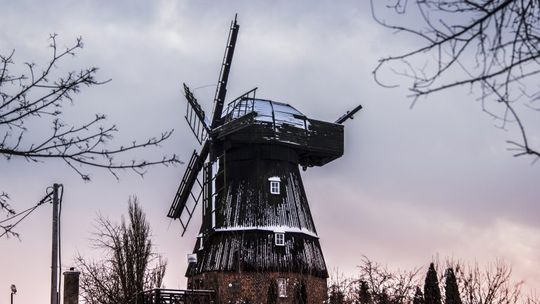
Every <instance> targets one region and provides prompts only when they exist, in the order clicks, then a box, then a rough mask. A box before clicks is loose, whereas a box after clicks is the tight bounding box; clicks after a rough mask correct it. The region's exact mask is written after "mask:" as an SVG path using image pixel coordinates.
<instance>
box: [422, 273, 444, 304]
mask: <svg viewBox="0 0 540 304" xmlns="http://www.w3.org/2000/svg"><path fill="white" fill-rule="evenodd" d="M424 303H425V304H441V290H440V288H439V280H438V279H437V271H436V270H435V265H433V263H431V264H430V265H429V269H428V272H427V274H426V282H425V284H424Z"/></svg>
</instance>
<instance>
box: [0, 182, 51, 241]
mask: <svg viewBox="0 0 540 304" xmlns="http://www.w3.org/2000/svg"><path fill="white" fill-rule="evenodd" d="M47 190H49V188H47ZM51 194H52V192H47V195H45V196H44V197H43V198H42V199H41V200H40V201H39V202H38V203H37V204H36V205H35V206H33V207H30V208H28V209H26V210H24V211H21V212H19V213H17V214H15V215H13V216H10V217H8V218H7V219H4V220H2V221H0V224H2V223H5V222H8V221H11V220H13V219H15V218H17V217H19V216H22V217H21V218H20V219H19V220H18V221H16V222H15V223H14V224H11V225H0V227H1V228H3V229H4V230H5V231H4V233H2V234H1V235H0V238H2V237H3V236H4V235H7V234H8V233H10V232H11V233H13V232H12V230H13V228H15V227H16V226H17V225H18V224H19V223H20V222H22V221H23V220H24V219H25V218H26V217H28V216H29V215H30V214H31V213H32V212H34V210H36V209H37V207H39V206H41V205H43V204H45V203H48V202H50V201H51ZM25 213H26V214H25ZM23 214H24V215H23Z"/></svg>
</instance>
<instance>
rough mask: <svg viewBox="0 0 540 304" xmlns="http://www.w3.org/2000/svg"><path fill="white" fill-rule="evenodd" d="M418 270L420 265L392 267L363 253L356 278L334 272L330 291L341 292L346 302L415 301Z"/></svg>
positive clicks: (418, 277)
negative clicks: (415, 266)
mask: <svg viewBox="0 0 540 304" xmlns="http://www.w3.org/2000/svg"><path fill="white" fill-rule="evenodd" d="M419 272H420V268H417V269H413V270H390V269H388V268H387V267H386V266H383V265H381V264H379V263H377V262H374V261H372V260H371V259H369V258H368V257H366V256H363V257H362V260H361V263H360V265H359V266H358V276H357V278H346V277H344V276H343V275H339V274H338V275H334V277H333V280H332V283H331V288H330V291H334V294H337V292H341V293H342V294H343V295H344V303H362V304H369V303H375V304H383V303H392V304H402V303H412V302H413V299H414V295H415V291H416V287H417V286H419V285H420V275H419Z"/></svg>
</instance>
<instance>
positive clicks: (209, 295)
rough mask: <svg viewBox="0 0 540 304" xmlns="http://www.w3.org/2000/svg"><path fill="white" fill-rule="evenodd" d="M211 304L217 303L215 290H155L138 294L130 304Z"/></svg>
mask: <svg viewBox="0 0 540 304" xmlns="http://www.w3.org/2000/svg"><path fill="white" fill-rule="evenodd" d="M207 303H208V304H211V303H215V292H214V291H213V290H200V289H195V290H180V289H161V288H155V289H150V290H145V291H143V292H141V293H139V294H137V295H136V296H135V297H134V298H133V299H132V301H131V302H130V304H207Z"/></svg>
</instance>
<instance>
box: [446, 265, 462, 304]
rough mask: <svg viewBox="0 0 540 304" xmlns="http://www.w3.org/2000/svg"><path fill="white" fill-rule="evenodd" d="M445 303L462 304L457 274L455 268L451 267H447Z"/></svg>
mask: <svg viewBox="0 0 540 304" xmlns="http://www.w3.org/2000/svg"><path fill="white" fill-rule="evenodd" d="M444 304H461V297H460V295H459V288H458V284H457V280H456V275H455V274H454V269H452V268H451V267H450V268H448V269H446V279H445V284H444Z"/></svg>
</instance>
